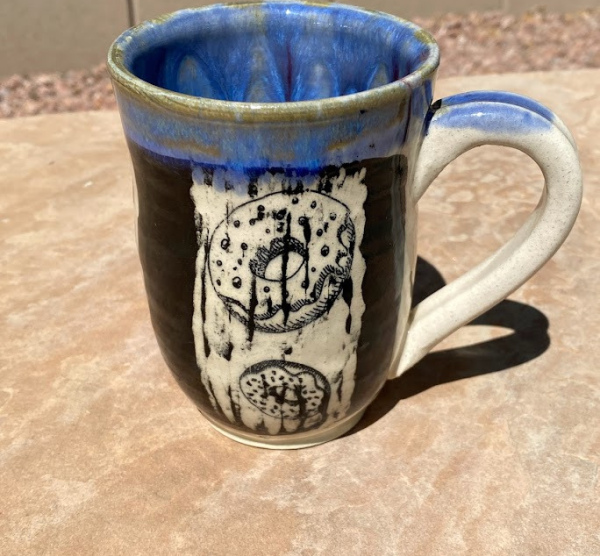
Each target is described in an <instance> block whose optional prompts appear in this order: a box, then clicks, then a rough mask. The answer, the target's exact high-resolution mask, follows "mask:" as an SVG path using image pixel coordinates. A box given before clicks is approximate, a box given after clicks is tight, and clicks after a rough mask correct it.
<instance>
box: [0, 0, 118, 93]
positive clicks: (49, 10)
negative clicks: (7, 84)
mask: <svg viewBox="0 0 600 556" xmlns="http://www.w3.org/2000/svg"><path fill="white" fill-rule="evenodd" d="M127 27H129V12H128V7H127V0H102V1H100V2H82V1H81V0H44V1H40V0H16V1H10V2H0V45H2V55H1V56H0V76H6V75H11V74H13V73H19V74H22V73H35V72H53V71H66V70H70V69H80V68H87V67H89V66H91V65H94V64H98V63H100V62H103V61H104V60H105V58H106V52H107V51H108V47H109V46H110V43H111V42H112V41H113V40H114V39H115V38H116V37H117V35H119V34H120V33H121V32H122V31H123V30H125V29H126V28H127ZM82 86H83V84H82Z"/></svg>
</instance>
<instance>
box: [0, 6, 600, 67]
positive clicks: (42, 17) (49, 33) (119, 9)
mask: <svg viewBox="0 0 600 556" xmlns="http://www.w3.org/2000/svg"><path fill="white" fill-rule="evenodd" d="M347 2H348V3H354V4H360V5H362V6H364V7H366V8H370V9H374V10H381V11H385V12H388V13H392V14H395V15H399V16H401V17H405V18H412V17H427V16H431V15H437V14H443V13H450V12H452V13H465V12H468V11H488V10H496V11H502V12H505V13H513V14H518V13H522V12H524V11H527V10H530V9H532V8H534V7H535V6H539V5H540V0H347ZM210 3H213V2H212V1H200V2H198V0H196V1H194V0H191V1H190V0H188V1H186V0H97V1H93V0H12V1H10V0H9V1H4V2H0V44H1V45H2V51H1V52H2V53H1V54H0V78H2V77H4V76H7V75H11V74H15V73H19V74H28V73H36V72H57V71H66V70H69V69H79V68H86V67H89V66H91V65H93V64H97V63H98V62H100V61H102V60H104V58H105V55H106V51H107V49H108V46H109V45H110V43H111V42H112V40H113V39H114V38H115V37H116V36H117V35H118V34H119V33H120V32H121V31H123V30H124V29H126V28H127V27H130V26H131V25H134V24H135V23H138V22H140V21H143V20H144V19H148V18H151V17H154V16H157V15H160V14H163V13H167V12H170V11H174V10H177V9H180V8H185V7H193V6H200V5H206V4H210ZM542 5H543V6H544V7H545V8H547V9H548V10H549V11H555V12H564V11H575V10H579V9H584V8H595V7H598V6H600V0H543V2H542ZM598 40H600V38H599V39H598Z"/></svg>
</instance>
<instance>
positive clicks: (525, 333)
mask: <svg viewBox="0 0 600 556" xmlns="http://www.w3.org/2000/svg"><path fill="white" fill-rule="evenodd" d="M445 284H446V282H445V280H444V278H443V277H442V275H441V274H440V273H439V271H438V270H437V269H436V268H435V267H434V266H433V265H432V264H430V263H429V262H427V261H426V260H425V259H422V258H421V257H419V258H418V259H417V269H416V277H415V290H414V292H413V306H414V305H416V304H417V303H419V302H420V301H422V300H423V299H425V298H426V297H427V296H429V295H431V294H432V293H433V292H435V291H437V290H439V289H440V288H442V287H443V286H444V285H445ZM471 325H487V326H500V327H502V328H507V329H511V330H512V334H509V335H507V336H503V337H501V338H495V339H493V340H488V341H486V342H481V343H478V344H473V345H468V346H464V347H459V348H454V349H447V350H441V351H436V352H433V353H429V354H428V355H426V356H425V357H424V358H423V359H422V360H421V361H419V362H418V363H417V364H416V365H415V366H414V367H412V368H410V369H409V370H408V371H406V372H405V373H403V374H402V375H401V376H399V377H398V378H395V379H393V380H388V381H387V383H386V384H385V386H384V387H383V389H382V390H381V392H380V393H379V395H378V396H377V398H376V399H375V400H374V401H373V403H372V404H371V405H370V406H369V407H368V408H367V411H366V412H365V415H364V417H363V418H362V419H361V421H360V422H359V423H358V424H357V426H356V427H354V428H353V429H352V431H350V433H349V434H353V433H356V432H358V431H360V430H362V429H364V428H366V427H368V426H370V425H372V424H373V423H375V422H376V421H378V420H379V419H381V418H382V417H383V416H384V415H386V414H387V413H388V412H389V411H391V410H392V409H393V408H394V406H395V405H396V404H397V403H398V402H399V401H401V400H404V399H406V398H410V397H411V396H416V395H417V394H420V393H421V392H424V391H426V390H429V389H430V388H433V387H434V386H438V385H440V384H446V383H449V382H454V381H456V380H462V379H464V378H471V377H475V376H480V375H485V374H490V373H496V372H499V371H504V370H506V369H509V368H511V367H514V366H516V365H520V364H522V363H526V362H527V361H531V360H532V359H535V358H536V357H539V356H540V355H541V354H542V353H544V352H545V351H546V350H547V349H548V347H549V346H550V336H549V335H548V328H549V321H548V318H547V317H546V315H545V314H544V313H542V312H541V311H540V310H538V309H536V308H535V307H532V306H531V305H527V304H525V303H519V302H518V301H511V300H505V301H502V302H501V303H499V304H498V305H496V306H495V307H492V308H491V309H490V310H489V311H487V312H486V313H484V314H483V315H481V316H480V317H478V318H477V319H475V320H474V321H472V322H471V323H469V325H467V326H471Z"/></svg>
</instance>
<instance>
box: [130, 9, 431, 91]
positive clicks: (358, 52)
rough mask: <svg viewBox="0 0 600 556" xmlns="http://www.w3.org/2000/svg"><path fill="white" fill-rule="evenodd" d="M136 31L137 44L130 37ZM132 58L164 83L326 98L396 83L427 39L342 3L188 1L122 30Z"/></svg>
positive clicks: (145, 74) (136, 68) (146, 76)
mask: <svg viewBox="0 0 600 556" xmlns="http://www.w3.org/2000/svg"><path fill="white" fill-rule="evenodd" d="M128 36H132V37H133V42H132V44H134V45H135V44H137V46H133V47H132V44H129V45H127V43H126V42H125V40H126V37H128ZM120 40H121V41H122V44H123V46H124V47H125V48H126V56H125V65H126V67H128V68H129V70H130V71H131V72H132V73H134V74H135V75H136V76H138V77H140V78H141V79H143V80H145V81H148V82H149V83H152V84H154V85H158V86H159V87H162V88H164V89H168V90H171V91H176V92H180V93H185V94H189V95H193V96H202V97H206V98H214V99H218V100H230V101H254V102H284V101H301V100H316V99H321V98H326V97H332V96H339V95H343V94H346V93H347V92H348V91H350V92H360V91H365V90H368V89H370V88H374V87H377V86H381V85H384V84H388V83H390V82H392V81H394V80H397V79H398V78H400V77H403V76H404V75H407V74H408V73H410V72H411V71H413V70H414V69H415V67H416V66H417V65H418V64H419V62H420V61H421V60H422V59H423V58H424V56H425V55H426V53H425V51H426V46H425V45H424V44H423V43H422V42H420V41H418V40H415V38H414V29H413V28H411V27H408V26H403V25H399V24H398V22H397V21H394V20H391V19H388V18H385V17H382V16H381V15H377V14H369V13H367V12H360V11H353V10H348V8H347V7H343V6H337V5H335V4H332V5H331V6H329V7H327V8H326V9H324V8H323V7H319V8H317V7H315V6H310V5H305V4H294V3H290V4H289V5H285V4H263V5H257V6H256V7H254V8H252V9H244V10H236V9H231V8H229V7H226V6H219V5H217V6H215V7H214V8H212V9H209V10H204V11H202V12H197V11H193V10H183V11H181V12H178V13H177V14H175V15H174V16H172V17H171V18H170V19H168V20H166V21H163V22H161V23H159V24H156V25H153V26H150V27H147V28H144V29H143V30H141V31H138V32H137V34H135V35H133V34H130V35H127V34H126V35H125V37H124V38H122V39H120Z"/></svg>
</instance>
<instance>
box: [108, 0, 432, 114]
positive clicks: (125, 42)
mask: <svg viewBox="0 0 600 556" xmlns="http://www.w3.org/2000/svg"><path fill="white" fill-rule="evenodd" d="M276 4H279V5H285V4H295V5H304V6H310V7H313V8H317V9H326V8H328V7H331V6H335V7H338V8H343V9H344V10H347V11H349V12H351V11H354V12H357V13H358V14H363V15H371V16H373V15H374V16H376V17H378V18H382V19H388V20H390V21H391V22H395V23H398V24H400V25H402V26H403V27H405V28H408V29H410V30H412V31H414V35H413V37H412V38H411V40H419V41H421V42H422V43H424V44H425V45H426V47H427V57H426V58H425V59H424V60H422V61H420V62H419V64H418V66H417V68H416V69H415V70H414V71H412V72H410V73H409V74H407V75H405V76H403V77H401V78H399V79H397V80H395V81H392V82H391V83H387V84H385V85H381V86H379V87H375V88H372V89H367V90H365V91H360V92H357V93H351V94H348V95H340V96H335V97H326V98H323V99H317V100H301V101H289V102H287V101H286V102H245V101H244V102H240V101H232V100H219V99H213V98H208V97H199V96H193V95H188V94H185V93H180V92H177V91H172V90H170V89H165V88H163V87H160V86H158V85H153V84H152V83H149V82H148V81H145V80H143V79H141V78H140V77H138V76H136V75H135V74H134V73H132V72H131V71H130V70H129V69H127V68H126V67H125V62H124V59H125V53H126V50H127V49H128V48H130V47H131V46H132V45H133V43H134V41H135V38H136V36H137V35H139V34H141V33H143V32H144V31H145V30H146V29H149V28H152V27H156V26H161V25H165V24H166V23H168V22H169V20H170V19H171V18H173V17H174V16H177V15H180V14H183V13H190V14H191V13H198V12H207V11H210V10H213V9H222V8H226V9H248V8H253V7H258V6H262V5H276ZM439 60H440V54H439V47H438V44H437V42H436V41H435V39H434V38H433V36H432V35H431V33H429V32H428V31H426V30H425V29H423V28H422V27H419V26H418V25H417V24H415V23H412V22H411V21H408V20H406V19H403V18H401V17H397V16H394V15H391V14H387V13H385V12H380V11H375V10H367V9H365V8H361V7H358V6H352V5H349V4H341V3H337V2H335V3H334V2H331V3H329V2H322V3H321V2H314V1H310V0H292V1H289V0H274V1H271V0H266V1H264V2H263V1H250V2H243V3H231V2H228V3H223V4H212V5H208V6H202V7H199V8H187V9H182V10H176V11H174V12H171V13H168V14H165V15H162V16H158V17H156V18H153V19H149V20H146V21H143V22H141V23H139V24H138V25H135V26H133V27H131V28H129V29H127V30H126V31H124V32H123V33H121V34H120V35H119V36H118V37H117V38H116V39H115V40H114V42H113V43H112V44H111V46H110V48H109V51H108V60H107V68H108V72H109V74H110V77H111V79H112V80H113V83H114V85H119V86H120V87H122V88H123V89H124V90H125V91H126V92H127V93H129V94H130V95H132V96H133V97H141V98H142V99H143V100H145V101H147V102H149V103H151V104H153V105H155V106H157V107H159V108H163V109H166V110H168V111H170V112H175V113H177V114H180V115H184V116H186V115H187V116H202V117H204V118H208V119H215V120H221V121H223V120H225V121H233V122H236V123H243V122H283V121H290V120H300V119H301V120H304V121H307V120H308V121H314V120H323V119H328V118H331V117H338V116H343V115H348V114H351V113H354V112H356V111H357V110H369V109H371V108H375V107H377V106H381V105H382V104H386V103H387V102H390V101H393V100H394V99H398V98H400V97H404V96H405V95H406V94H407V92H408V93H410V92H411V91H412V90H413V89H416V88H418V87H420V86H421V85H422V84H423V83H424V82H425V80H426V79H427V78H428V77H431V76H433V75H434V73H435V71H436V70H437V68H438V66H439Z"/></svg>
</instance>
